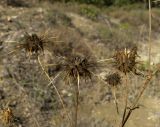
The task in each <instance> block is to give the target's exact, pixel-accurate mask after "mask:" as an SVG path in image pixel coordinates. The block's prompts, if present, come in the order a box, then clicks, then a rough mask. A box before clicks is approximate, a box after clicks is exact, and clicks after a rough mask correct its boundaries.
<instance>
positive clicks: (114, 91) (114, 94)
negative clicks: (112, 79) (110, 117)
mask: <svg viewBox="0 0 160 127" xmlns="http://www.w3.org/2000/svg"><path fill="white" fill-rule="evenodd" d="M112 89H113V91H112V92H113V96H114V100H115V104H116V110H117V114H119V108H118V101H117V97H116V87H115V86H113V88H112Z"/></svg>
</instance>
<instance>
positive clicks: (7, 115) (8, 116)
mask: <svg viewBox="0 0 160 127" xmlns="http://www.w3.org/2000/svg"><path fill="white" fill-rule="evenodd" d="M12 119H13V113H12V110H11V109H10V108H6V109H4V110H3V111H2V120H3V122H4V123H5V124H9V123H11V121H12Z"/></svg>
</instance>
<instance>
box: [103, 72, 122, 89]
mask: <svg viewBox="0 0 160 127" xmlns="http://www.w3.org/2000/svg"><path fill="white" fill-rule="evenodd" d="M106 82H107V83H108V84H109V85H111V86H117V85H118V84H121V76H120V75H119V74H118V73H113V74H110V75H108V76H107V77H106Z"/></svg>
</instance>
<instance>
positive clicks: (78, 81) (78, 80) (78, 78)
mask: <svg viewBox="0 0 160 127" xmlns="http://www.w3.org/2000/svg"><path fill="white" fill-rule="evenodd" d="M79 84H80V76H79V73H78V72H77V85H76V91H75V92H76V100H75V101H76V102H75V103H76V104H75V125H74V127H77V126H78V106H79Z"/></svg>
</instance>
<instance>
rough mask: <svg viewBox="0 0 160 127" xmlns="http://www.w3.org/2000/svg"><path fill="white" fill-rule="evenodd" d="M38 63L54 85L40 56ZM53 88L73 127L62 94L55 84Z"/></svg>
mask: <svg viewBox="0 0 160 127" xmlns="http://www.w3.org/2000/svg"><path fill="white" fill-rule="evenodd" d="M38 63H39V65H40V67H41V68H42V70H43V72H44V73H45V75H46V77H47V78H48V80H49V82H50V83H51V84H53V83H52V79H51V78H50V76H49V75H48V73H47V72H46V71H45V69H44V67H43V65H42V63H41V61H40V58H39V56H38ZM53 87H54V89H55V91H56V93H57V95H58V97H59V100H60V103H61V104H62V107H63V109H64V111H65V113H66V115H67V118H68V121H69V123H70V125H71V127H72V122H71V119H70V116H69V114H68V113H67V109H66V107H65V104H64V102H63V99H62V97H61V95H60V92H59V91H58V89H57V87H56V86H55V85H54V84H53Z"/></svg>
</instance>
